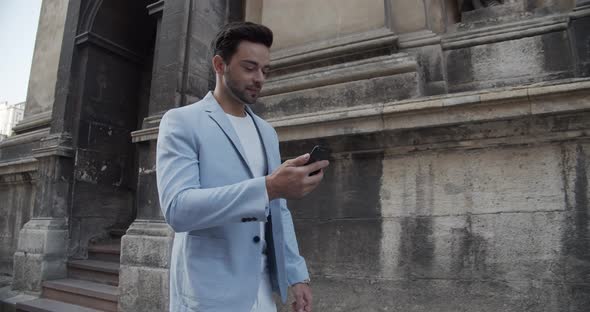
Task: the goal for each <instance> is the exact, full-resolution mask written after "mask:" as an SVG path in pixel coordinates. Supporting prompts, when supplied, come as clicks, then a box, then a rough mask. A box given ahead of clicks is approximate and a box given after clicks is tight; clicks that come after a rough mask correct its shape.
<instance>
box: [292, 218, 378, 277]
mask: <svg viewBox="0 0 590 312" xmlns="http://www.w3.org/2000/svg"><path fill="white" fill-rule="evenodd" d="M294 223H295V229H296V233H297V241H298V243H299V248H300V252H301V254H302V255H303V257H304V258H305V259H306V262H307V265H308V268H309V270H310V274H312V275H313V276H326V275H327V276H341V277H346V276H348V277H355V276H356V277H358V276H362V277H366V278H378V277H379V276H380V272H381V267H380V260H379V255H380V249H379V244H378V243H375V242H379V241H380V236H381V221H380V220H378V219H336V220H329V221H328V220H326V221H321V220H317V221H316V220H314V221H311V220H305V221H304V222H303V221H299V220H295V221H294ZM312 279H313V277H312Z"/></svg>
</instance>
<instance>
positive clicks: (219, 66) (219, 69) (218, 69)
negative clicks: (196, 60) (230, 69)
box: [213, 55, 225, 75]
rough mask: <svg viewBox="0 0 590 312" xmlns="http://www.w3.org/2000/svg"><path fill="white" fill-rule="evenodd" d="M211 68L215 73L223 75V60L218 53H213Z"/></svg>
mask: <svg viewBox="0 0 590 312" xmlns="http://www.w3.org/2000/svg"><path fill="white" fill-rule="evenodd" d="M213 70H215V73H217V74H220V75H223V73H224V72H225V62H224V61H223V58H222V57H221V56H219V55H215V56H214V57H213Z"/></svg>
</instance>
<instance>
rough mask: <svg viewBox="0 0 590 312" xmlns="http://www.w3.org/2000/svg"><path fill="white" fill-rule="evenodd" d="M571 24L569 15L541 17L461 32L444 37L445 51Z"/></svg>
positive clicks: (528, 34)
mask: <svg viewBox="0 0 590 312" xmlns="http://www.w3.org/2000/svg"><path fill="white" fill-rule="evenodd" d="M568 24H569V17H568V16H567V15H558V16H553V17H550V18H547V17H541V18H534V19H530V20H525V21H518V22H513V23H506V24H502V25H496V26H489V27H483V28H478V29H475V30H470V31H459V32H456V33H450V34H446V35H444V36H443V37H442V47H443V50H453V49H460V48H466V47H471V46H476V45H482V44H489V43H494V42H500V41H507V40H515V39H520V38H525V37H532V36H537V35H542V34H545V33H550V32H555V31H561V30H566V29H567V28H568Z"/></svg>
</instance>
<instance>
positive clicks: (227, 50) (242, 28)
mask: <svg viewBox="0 0 590 312" xmlns="http://www.w3.org/2000/svg"><path fill="white" fill-rule="evenodd" d="M241 41H250V42H254V43H260V44H264V45H265V46H267V47H268V48H270V46H271V45H272V30H270V29H269V28H268V27H266V26H264V25H260V24H255V23H252V22H233V23H229V24H226V25H225V26H223V28H222V29H221V30H220V31H219V32H218V33H217V35H216V36H215V39H213V42H212V43H211V46H212V49H213V55H214V56H215V55H219V56H221V58H223V60H224V61H225V62H229V60H230V59H231V57H232V56H233V55H234V54H235V53H236V50H237V49H238V45H239V44H240V42H241Z"/></svg>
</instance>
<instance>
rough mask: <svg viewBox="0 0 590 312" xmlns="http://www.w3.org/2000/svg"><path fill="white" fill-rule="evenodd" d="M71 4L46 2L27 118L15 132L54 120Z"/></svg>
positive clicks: (26, 112)
mask: <svg viewBox="0 0 590 312" xmlns="http://www.w3.org/2000/svg"><path fill="white" fill-rule="evenodd" d="M69 2H70V1H67V0H45V1H43V4H42V6H41V14H40V17H39V27H38V30H37V38H36V41H35V52H34V54H33V63H32V65H31V75H30V78H29V87H28V91H27V102H26V105H25V115H24V119H23V120H22V121H20V122H19V123H18V124H17V125H16V127H15V128H14V130H15V132H16V133H22V132H25V131H27V130H31V129H35V128H40V127H43V126H48V125H49V122H50V121H51V111H52V108H53V104H54V101H55V90H56V88H55V86H56V83H57V72H58V67H59V60H60V54H61V49H62V42H63V36H64V26H65V21H66V13H67V10H68V3H69Z"/></svg>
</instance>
